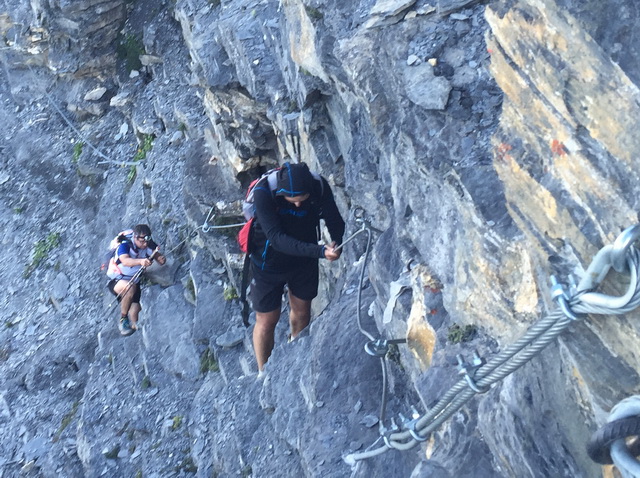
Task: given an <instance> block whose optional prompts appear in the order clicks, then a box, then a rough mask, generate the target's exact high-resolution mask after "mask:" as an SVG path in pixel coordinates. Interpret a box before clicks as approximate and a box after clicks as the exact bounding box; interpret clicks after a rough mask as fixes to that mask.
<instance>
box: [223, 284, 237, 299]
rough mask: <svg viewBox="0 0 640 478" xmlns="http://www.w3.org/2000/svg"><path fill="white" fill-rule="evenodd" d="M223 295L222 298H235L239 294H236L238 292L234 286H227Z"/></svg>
mask: <svg viewBox="0 0 640 478" xmlns="http://www.w3.org/2000/svg"><path fill="white" fill-rule="evenodd" d="M223 297H224V300H233V299H237V298H238V297H240V296H239V295H238V292H237V291H236V289H235V287H232V286H228V287H225V288H224V292H223Z"/></svg>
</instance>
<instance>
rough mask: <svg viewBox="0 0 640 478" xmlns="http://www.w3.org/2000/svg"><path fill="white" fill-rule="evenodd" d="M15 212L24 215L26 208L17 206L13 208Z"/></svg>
mask: <svg viewBox="0 0 640 478" xmlns="http://www.w3.org/2000/svg"><path fill="white" fill-rule="evenodd" d="M13 212H15V213H16V214H22V213H23V212H24V206H16V207H14V208H13Z"/></svg>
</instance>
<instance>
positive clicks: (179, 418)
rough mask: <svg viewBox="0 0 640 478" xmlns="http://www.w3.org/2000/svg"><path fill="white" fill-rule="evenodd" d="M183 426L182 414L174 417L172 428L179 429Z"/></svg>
mask: <svg viewBox="0 0 640 478" xmlns="http://www.w3.org/2000/svg"><path fill="white" fill-rule="evenodd" d="M181 426H182V416H181V415H176V416H175V417H173V425H171V429H172V430H177V429H178V428H180V427H181Z"/></svg>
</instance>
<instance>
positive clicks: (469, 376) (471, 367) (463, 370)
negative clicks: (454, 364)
mask: <svg viewBox="0 0 640 478" xmlns="http://www.w3.org/2000/svg"><path fill="white" fill-rule="evenodd" d="M456 358H457V359H458V374H459V375H463V376H464V379H465V380H466V381H467V385H469V388H471V390H473V391H474V392H476V393H485V392H487V391H489V388H490V387H489V386H488V385H485V386H484V387H480V386H478V384H477V383H476V382H475V376H476V372H477V371H478V369H479V368H480V367H482V366H483V365H484V364H485V363H486V361H485V359H483V358H482V357H480V355H478V352H475V351H474V352H473V362H472V363H470V364H469V363H467V362H466V361H465V360H464V358H462V355H460V354H458V355H456Z"/></svg>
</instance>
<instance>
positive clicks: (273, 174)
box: [238, 168, 280, 254]
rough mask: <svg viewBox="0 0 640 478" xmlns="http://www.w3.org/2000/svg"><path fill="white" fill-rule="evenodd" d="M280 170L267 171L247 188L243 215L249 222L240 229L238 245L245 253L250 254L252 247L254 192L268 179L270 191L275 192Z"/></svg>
mask: <svg viewBox="0 0 640 478" xmlns="http://www.w3.org/2000/svg"><path fill="white" fill-rule="evenodd" d="M279 170H280V168H274V169H271V170H269V171H267V172H266V173H264V174H263V175H262V176H260V177H259V178H257V179H254V180H253V181H251V184H249V187H248V188H247V194H246V196H245V198H244V201H243V202H242V213H243V214H244V217H245V219H246V220H247V222H246V223H245V225H244V226H242V229H240V231H239V232H238V244H239V245H240V250H241V251H242V252H244V253H247V254H249V253H250V252H251V251H250V250H249V248H250V247H251V237H252V232H253V222H254V221H255V219H256V218H255V212H256V207H255V206H254V204H253V190H254V188H255V187H256V184H258V183H259V182H260V181H261V180H262V179H264V178H268V179H267V181H268V182H269V189H270V190H271V191H272V192H273V191H275V190H276V187H277V184H278V177H277V176H278V171H279Z"/></svg>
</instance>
